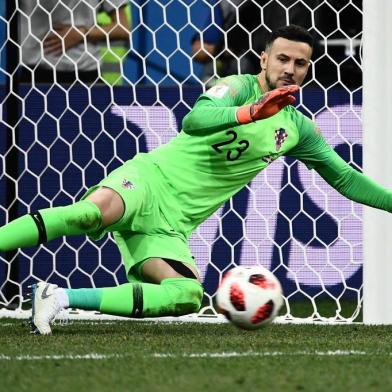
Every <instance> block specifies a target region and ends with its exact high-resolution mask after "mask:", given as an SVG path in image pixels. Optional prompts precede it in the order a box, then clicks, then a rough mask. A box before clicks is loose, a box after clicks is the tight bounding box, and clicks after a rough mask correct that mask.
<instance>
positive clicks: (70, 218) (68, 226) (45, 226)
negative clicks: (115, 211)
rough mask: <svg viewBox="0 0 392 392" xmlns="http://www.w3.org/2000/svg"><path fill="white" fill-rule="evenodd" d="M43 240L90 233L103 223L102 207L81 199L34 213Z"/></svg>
mask: <svg viewBox="0 0 392 392" xmlns="http://www.w3.org/2000/svg"><path fill="white" fill-rule="evenodd" d="M32 217H33V218H34V221H35V223H36V225H37V228H38V231H39V236H40V239H41V241H40V242H46V241H50V240H52V239H55V238H58V237H60V236H63V235H65V236H69V235H80V234H88V233H92V232H94V231H96V230H98V229H99V228H100V227H101V225H102V216H101V211H100V209H99V208H98V207H97V206H96V205H95V204H94V203H93V202H91V201H90V200H81V201H78V202H77V203H75V204H71V205H69V206H65V207H56V208H47V209H44V210H40V211H39V212H38V213H37V216H35V214H32Z"/></svg>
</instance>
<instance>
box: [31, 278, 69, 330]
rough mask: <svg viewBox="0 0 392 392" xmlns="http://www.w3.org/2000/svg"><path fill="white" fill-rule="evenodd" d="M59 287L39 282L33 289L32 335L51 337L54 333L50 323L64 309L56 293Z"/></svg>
mask: <svg viewBox="0 0 392 392" xmlns="http://www.w3.org/2000/svg"><path fill="white" fill-rule="evenodd" d="M57 287H58V286H57V285H55V284H51V283H46V282H38V283H36V284H33V285H32V286H31V289H32V305H33V307H32V317H31V320H30V321H31V333H34V334H36V335H49V334H51V333H52V330H51V329H50V323H51V322H52V321H53V320H54V318H55V317H56V315H57V314H58V313H59V312H60V310H61V309H62V308H61V306H60V304H59V301H58V300H57V297H56V295H55V293H54V291H55V290H56V289H57Z"/></svg>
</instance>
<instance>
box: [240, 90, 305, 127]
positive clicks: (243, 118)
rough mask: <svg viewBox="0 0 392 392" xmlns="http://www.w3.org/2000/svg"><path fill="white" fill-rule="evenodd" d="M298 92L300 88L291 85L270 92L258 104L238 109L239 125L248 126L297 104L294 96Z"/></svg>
mask: <svg viewBox="0 0 392 392" xmlns="http://www.w3.org/2000/svg"><path fill="white" fill-rule="evenodd" d="M298 90H299V87H298V86H296V85H290V86H285V87H280V88H277V89H275V90H271V91H268V92H267V93H265V94H263V96H262V97H261V98H260V99H259V100H258V101H257V102H255V103H253V104H251V105H245V106H241V107H239V108H238V109H237V121H238V123H239V124H248V123H250V122H252V121H257V120H262V119H264V118H268V117H271V116H273V115H274V114H276V113H278V112H279V111H280V110H281V109H283V108H284V107H285V106H287V105H292V104H293V103H294V102H295V97H294V96H293V95H292V94H294V93H296V92H297V91H298Z"/></svg>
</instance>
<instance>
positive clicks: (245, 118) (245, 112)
mask: <svg viewBox="0 0 392 392" xmlns="http://www.w3.org/2000/svg"><path fill="white" fill-rule="evenodd" d="M251 106H252V105H245V106H240V107H239V108H238V109H237V111H236V118H237V122H238V124H249V123H251V122H253V118H252V116H251V114H250V108H251Z"/></svg>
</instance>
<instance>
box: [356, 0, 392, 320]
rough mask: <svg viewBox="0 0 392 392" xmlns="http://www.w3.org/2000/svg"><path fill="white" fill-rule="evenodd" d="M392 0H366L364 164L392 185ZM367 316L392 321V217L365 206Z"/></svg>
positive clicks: (364, 300)
mask: <svg viewBox="0 0 392 392" xmlns="http://www.w3.org/2000/svg"><path fill="white" fill-rule="evenodd" d="M390 15H392V3H391V2H390V1H388V0H378V1H372V0H364V2H363V23H364V27H363V112H362V113H363V145H364V149H363V167H364V171H365V172H366V174H368V175H369V176H370V177H372V178H374V179H375V180H377V181H379V182H380V183H381V184H383V185H385V186H386V187H388V188H389V189H392V176H391V172H392V154H391V148H392V114H391V113H392V111H391V108H392V96H391V93H390V92H391V89H392V77H391V69H392V49H391V47H390V45H388V44H386V43H388V42H389V39H392V24H391V23H390V20H389V19H390V18H389V17H390ZM363 227H364V229H363V234H364V235H363V245H364V267H363V307H364V309H363V321H364V323H366V324H392V301H391V298H392V284H391V279H392V241H391V235H392V219H391V215H390V214H386V213H385V212H383V211H378V210H375V209H371V208H365V210H364V220H363Z"/></svg>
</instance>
